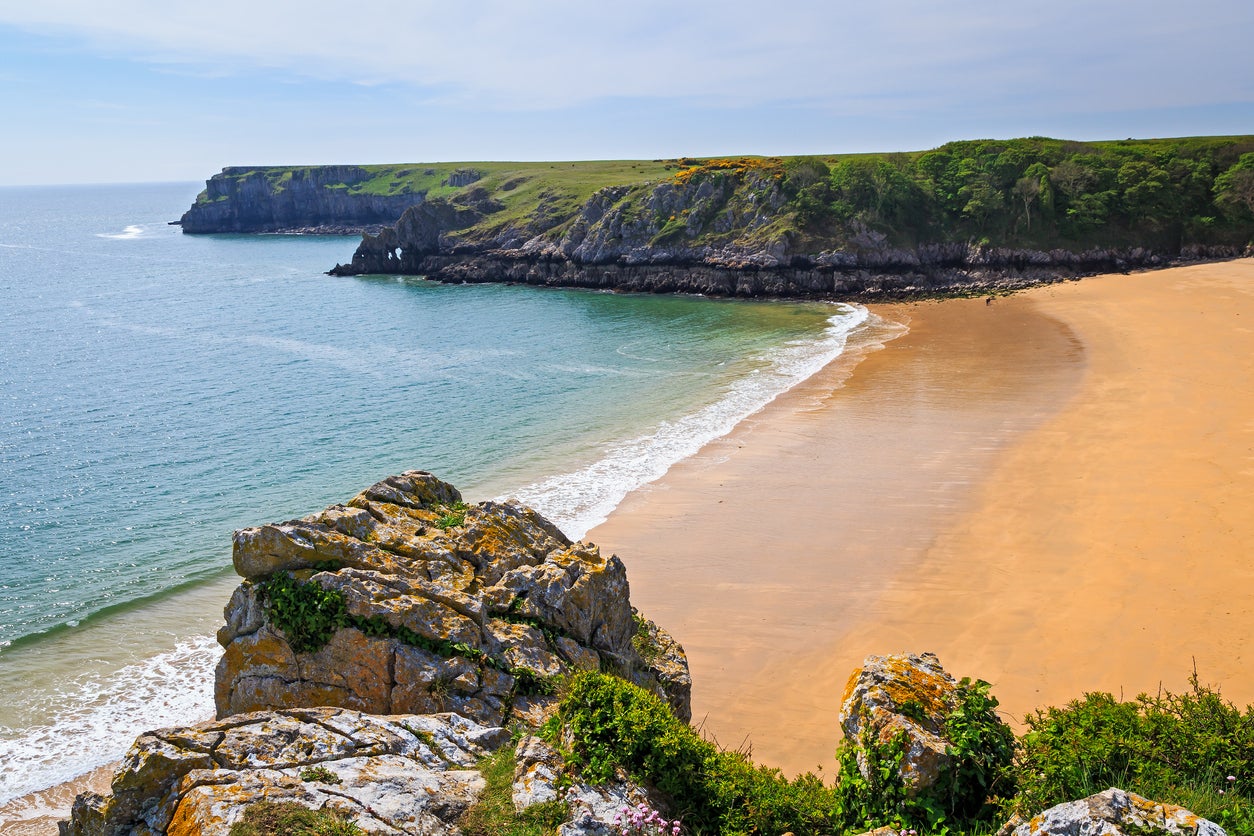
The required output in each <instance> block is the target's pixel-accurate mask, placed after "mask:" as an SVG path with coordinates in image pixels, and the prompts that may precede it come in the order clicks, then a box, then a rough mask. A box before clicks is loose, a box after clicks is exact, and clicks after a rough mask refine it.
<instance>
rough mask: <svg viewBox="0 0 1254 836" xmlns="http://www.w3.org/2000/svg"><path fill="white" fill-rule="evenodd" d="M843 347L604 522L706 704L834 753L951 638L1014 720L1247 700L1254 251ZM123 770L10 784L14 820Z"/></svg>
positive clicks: (771, 739)
mask: <svg viewBox="0 0 1254 836" xmlns="http://www.w3.org/2000/svg"><path fill="white" fill-rule="evenodd" d="M875 312H876V313H877V314H878V315H879V316H881V317H883V318H884V319H885V320H887V321H889V322H902V323H908V326H909V331H908V332H907V333H905V335H904V336H900V337H898V338H896V339H893V340H891V341H889V342H887V343H886V344H884V345H883V347H882V348H880V349H879V350H874V351H867V352H857V351H855V352H851V353H850V354H848V355H846V356H845V357H842V358H841V359H840V360H839V361H838V362H836V363H834V364H832V365H831V366H829V367H828V368H827V369H825V370H824V371H823V372H821V373H820V374H818V375H816V376H815V377H813V378H811V379H810V380H808V381H807V382H806V383H805V384H803V385H802V386H800V387H798V388H796V389H794V390H793V391H791V392H789V393H787V394H786V395H785V396H783V397H781V398H779V399H778V400H777V401H776V402H775V403H773V404H771V405H770V406H769V407H768V408H767V409H765V410H763V411H762V412H761V413H759V414H758V415H756V416H754V417H753V418H751V419H749V420H748V421H746V422H744V423H743V424H742V425H740V426H739V427H738V428H737V429H736V431H735V432H733V433H732V434H731V435H730V436H727V437H725V438H723V439H720V440H719V441H717V442H715V443H713V444H711V445H709V446H708V447H707V448H706V449H704V450H703V451H702V452H701V453H700V454H699V455H698V456H696V457H694V458H692V459H689V460H687V461H685V462H683V463H681V464H680V465H678V466H676V467H675V468H673V469H672V470H671V471H670V473H668V474H667V476H666V477H665V478H663V479H662V480H661V481H660V482H657V483H655V484H654V485H652V486H650V487H648V488H646V489H644V490H642V491H639V492H637V493H636V494H634V495H632V496H630V497H629V498H628V499H627V501H626V502H624V503H623V505H622V506H621V507H620V508H619V509H618V510H617V511H616V512H615V514H614V515H613V516H612V518H611V519H610V520H609V521H608V522H606V523H605V524H603V525H601V526H600V527H598V528H596V529H594V530H593V531H592V532H591V533H590V534H589V535H588V539H590V540H592V541H594V542H596V543H598V544H600V545H601V547H602V549H603V550H604V551H607V552H615V553H617V554H619V555H620V556H622V557H623V558H624V560H625V561H626V563H627V567H628V574H629V577H630V580H631V584H632V600H633V603H635V604H636V605H637V606H638V607H639V608H640V609H641V610H642V611H643V612H645V613H646V614H647V615H649V616H650V617H651V618H653V619H655V620H656V621H658V622H659V623H661V624H662V625H664V626H665V627H666V628H667V629H669V630H670V631H671V632H672V633H673V634H674V635H675V636H676V637H677V638H678V639H679V640H680V641H681V642H682V643H683V644H684V646H685V647H686V648H687V651H688V655H689V661H690V663H691V669H692V675H693V682H694V685H693V707H694V721H695V722H698V723H701V724H702V725H703V728H704V729H705V731H706V732H707V733H709V734H711V735H713V736H714V737H715V738H716V739H717V740H718V741H719V742H720V743H721V744H723V745H724V746H728V747H742V748H743V747H749V748H752V751H753V753H754V756H755V757H756V758H757V759H758V760H760V761H762V762H765V763H768V764H772V765H775V766H779V767H780V768H782V769H784V770H785V771H786V772H789V773H792V774H795V773H799V772H803V771H815V770H819V771H822V772H824V773H825V774H827V775H828V776H829V777H830V775H831V773H832V770H833V764H834V759H833V757H832V753H833V751H834V749H835V747H836V745H837V742H838V739H839V728H838V717H837V707H838V702H839V697H840V693H841V689H842V688H843V686H844V683H845V680H846V678H847V677H848V675H849V673H850V671H851V670H853V669H854V667H856V666H857V665H858V664H859V662H860V661H861V660H862V659H863V657H865V656H866V655H868V654H872V653H892V652H903V651H915V652H919V651H932V652H935V653H937V654H938V655H939V656H940V658H941V661H942V663H944V664H945V666H946V667H947V668H948V669H949V670H950V671H951V672H952V673H953V674H955V675H956V676H972V677H980V678H983V679H986V680H989V681H991V682H992V683H993V684H994V693H995V694H996V695H997V696H998V697H999V698H1000V699H1001V702H1002V707H1003V709H1004V711H1005V713H1006V714H1007V716H1008V717H1009V718H1010V719H1012V720H1016V719H1017V718H1021V717H1022V716H1023V715H1024V714H1025V713H1027V712H1029V711H1031V710H1032V709H1033V708H1036V707H1039V706H1042V705H1046V704H1053V703H1061V702H1065V701H1067V700H1069V699H1071V698H1073V697H1075V696H1078V695H1080V694H1081V693H1083V692H1085V691H1089V690H1106V691H1111V692H1113V693H1115V694H1120V693H1122V694H1124V695H1125V696H1128V697H1131V696H1133V695H1135V694H1136V693H1137V692H1139V691H1154V690H1156V689H1158V688H1159V687H1160V686H1165V687H1167V688H1170V689H1173V690H1178V689H1181V688H1183V687H1185V685H1186V684H1187V678H1188V675H1189V673H1190V672H1191V671H1192V669H1193V666H1194V664H1195V662H1196V666H1197V671H1198V673H1199V676H1200V677H1201V679H1202V680H1203V681H1205V682H1209V683H1211V684H1215V685H1219V686H1221V687H1222V688H1223V691H1224V693H1225V694H1227V695H1228V696H1229V698H1230V699H1232V700H1233V701H1235V702H1237V703H1239V704H1241V705H1244V704H1245V703H1247V702H1250V701H1252V700H1254V666H1251V665H1249V664H1248V663H1247V662H1246V660H1245V659H1244V654H1245V653H1246V651H1247V646H1248V643H1249V640H1250V638H1249V637H1250V636H1251V635H1252V634H1254V606H1251V600H1250V598H1249V596H1248V595H1246V594H1245V590H1246V589H1248V588H1249V585H1250V582H1251V580H1252V578H1251V576H1252V575H1254V568H1252V567H1251V565H1250V562H1249V560H1248V559H1247V555H1248V554H1249V543H1251V542H1254V260H1250V259H1246V260H1242V261H1235V262H1229V263H1221V264H1208V265H1198V266H1191V267H1182V268H1175V269H1170V270H1164V271H1159V272H1153V273H1142V274H1135V275H1126V276H1123V275H1120V276H1103V277H1097V278H1092V279H1085V280H1083V281H1080V282H1066V283H1062V284H1056V285H1050V286H1045V287H1041V288H1037V289H1034V290H1031V291H1028V292H1024V293H1020V294H1017V295H1014V296H1011V297H1003V298H997V299H995V300H992V302H991V303H986V301H985V300H984V299H954V300H945V301H938V302H920V303H914V304H909V305H891V306H878V307H876V308H875ZM106 785H107V775H106V774H104V773H103V772H101V771H98V772H97V773H93V774H92V775H91V776H88V777H87V778H85V779H84V780H83V781H81V782H75V783H71V784H67V785H64V786H62V787H59V788H54V789H53V790H51V791H48V792H46V793H37V794H34V795H32V796H27V797H25V798H22V799H15V800H14V801H12V802H10V803H9V804H7V805H5V806H4V807H3V808H0V834H3V835H4V836H12V834H31V833H43V832H55V825H54V824H53V821H54V819H53V818H52V817H50V816H48V815H46V814H47V813H50V812H51V811H53V810H55V809H57V808H63V807H64V805H65V804H66V801H67V799H70V798H72V796H73V793H74V792H76V791H78V790H80V789H95V790H100V789H103V788H104V786H106Z"/></svg>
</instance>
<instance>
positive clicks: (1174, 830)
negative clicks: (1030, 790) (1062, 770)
mask: <svg viewBox="0 0 1254 836" xmlns="http://www.w3.org/2000/svg"><path fill="white" fill-rule="evenodd" d="M1159 834H1161V836H1224V830H1223V828H1222V827H1220V826H1219V825H1217V824H1215V823H1214V822H1213V821H1210V820H1209V819H1203V818H1200V817H1198V816H1196V815H1194V814H1193V813H1190V812H1189V811H1188V810H1186V809H1184V808H1183V807H1176V806H1175V805H1172V804H1160V803H1159V802H1157V801H1150V800H1149V799H1147V798H1142V797H1141V796H1139V795H1136V794H1134V793H1130V792H1124V791H1123V790H1121V789H1116V788H1114V787H1112V788H1110V789H1108V790H1106V791H1105V792H1099V793H1098V794H1097V795H1091V796H1089V797H1088V798H1083V799H1081V800H1079V801H1069V802H1067V803H1065V804H1059V805H1057V806H1056V807H1050V808H1049V809H1048V810H1046V811H1045V812H1043V813H1041V814H1040V815H1038V816H1035V817H1033V818H1032V820H1031V821H1028V822H1025V823H1024V824H1021V825H1019V826H1018V827H1016V828H1015V830H1014V836H1158V835H1159Z"/></svg>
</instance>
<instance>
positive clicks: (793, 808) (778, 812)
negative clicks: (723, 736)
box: [546, 673, 835, 836]
mask: <svg viewBox="0 0 1254 836" xmlns="http://www.w3.org/2000/svg"><path fill="white" fill-rule="evenodd" d="M562 731H564V732H565V733H566V734H568V735H570V740H571V741H573V742H572V745H571V748H570V749H569V750H568V751H567V752H566V753H565V754H566V757H567V761H568V763H571V764H573V765H574V766H575V767H576V768H578V769H579V770H581V772H582V774H583V776H584V778H585V779H587V780H588V781H590V782H592V783H599V782H604V781H607V780H609V779H610V778H612V777H613V774H614V769H615V767H618V766H621V767H623V768H624V769H626V770H627V772H628V773H629V774H630V775H632V776H633V777H635V778H637V779H638V780H643V781H648V782H651V783H652V784H653V785H654V786H656V787H657V788H658V790H660V791H661V792H662V793H664V794H665V795H667V796H668V797H669V798H670V799H671V800H672V809H671V810H670V811H669V812H670V814H671V815H674V816H677V817H678V818H681V819H682V820H683V822H684V828H685V831H686V832H688V833H695V834H701V833H709V834H713V833H724V834H734V833H784V832H787V831H790V830H791V831H792V832H793V833H796V834H798V836H800V835H801V834H805V833H824V832H832V830H833V824H834V818H833V811H834V809H835V794H834V791H833V790H832V789H831V788H829V787H825V786H824V785H823V783H822V782H821V781H820V780H819V779H817V778H815V777H814V776H812V775H805V776H802V777H801V778H798V779H796V780H795V781H789V780H787V779H786V778H784V777H783V776H782V775H781V774H780V773H779V771H778V770H774V769H768V768H766V767H761V766H756V765H754V764H753V763H752V762H750V760H749V759H748V758H747V757H746V756H744V755H743V754H740V753H737V752H726V751H722V750H720V749H719V748H718V747H717V746H715V745H714V744H713V743H710V742H708V741H706V740H703V739H702V738H701V736H700V735H699V734H698V733H697V732H696V731H695V730H693V729H692V728H691V727H690V726H688V725H687V724H686V723H684V722H682V721H680V720H679V719H678V718H676V717H675V715H674V714H672V713H671V711H670V709H669V708H667V706H666V704H665V703H664V702H662V701H661V700H659V699H658V698H657V697H655V696H653V695H652V694H649V693H648V692H646V691H644V690H643V689H640V688H637V687H636V686H634V685H630V684H628V683H627V682H624V681H623V680H621V679H617V678H615V677H612V676H607V675H604V674H592V673H586V674H580V675H578V676H576V677H574V678H573V679H572V681H571V682H570V683H569V687H568V689H567V690H566V693H565V694H564V696H563V698H562V700H561V703H560V706H559V708H558V713H557V715H556V716H555V718H554V720H553V721H551V723H550V725H549V726H548V727H547V730H546V733H547V734H548V735H549V736H550V739H551V740H553V741H555V742H556V741H558V739H559V737H560V736H561V732H562Z"/></svg>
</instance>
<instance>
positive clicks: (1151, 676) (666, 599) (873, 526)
mask: <svg viewBox="0 0 1254 836" xmlns="http://www.w3.org/2000/svg"><path fill="white" fill-rule="evenodd" d="M877 312H878V313H879V314H880V315H882V316H884V317H886V318H890V319H892V318H905V319H907V320H908V321H909V325H910V331H909V333H908V334H906V335H905V336H903V337H901V338H899V339H897V340H894V341H892V342H889V343H888V344H887V345H886V347H885V348H884V349H883V350H881V351H878V352H875V353H874V354H872V355H870V356H869V357H867V358H866V359H864V360H862V362H860V363H858V364H857V365H856V366H855V367H854V368H853V371H852V374H850V372H849V369H848V368H847V367H845V368H842V367H840V366H841V365H842V364H837V365H836V366H834V367H831V368H829V369H828V370H827V371H826V372H825V373H824V374H821V375H819V376H817V377H816V378H813V379H811V380H810V381H808V382H807V384H805V385H804V386H802V387H800V388H798V389H796V390H794V391H793V392H791V393H789V394H788V395H787V396H786V397H784V398H781V399H779V400H778V401H776V402H775V403H774V404H772V405H771V407H769V408H768V409H767V410H764V411H763V412H762V413H760V414H759V415H758V416H756V417H755V418H754V419H752V420H750V421H748V422H746V423H745V424H743V425H742V426H741V427H740V428H738V430H737V431H736V432H735V433H733V434H732V435H731V436H729V437H727V438H725V439H723V440H721V441H719V442H717V443H715V444H713V445H711V446H710V447H708V448H707V449H706V450H705V451H703V452H702V453H701V454H700V455H699V456H697V457H695V458H694V459H691V460H689V461H687V462H685V463H683V464H682V465H680V466H678V467H676V468H674V469H672V471H671V472H670V473H669V474H668V475H667V476H666V477H665V478H664V479H663V480H661V481H660V482H659V483H656V484H655V485H653V486H651V487H650V488H648V489H646V490H645V491H642V492H639V493H638V494H636V495H634V496H633V497H630V498H629V499H628V501H627V502H625V503H624V504H623V505H622V506H621V508H620V509H619V510H618V511H617V512H616V513H615V514H614V516H613V517H612V518H611V519H610V520H609V521H608V522H607V523H605V524H604V525H602V526H600V527H599V528H597V529H596V530H594V531H592V532H591V533H590V534H589V539H591V540H593V541H595V542H597V543H599V544H601V546H602V548H603V549H605V550H607V551H613V552H616V553H618V554H619V555H620V556H622V557H623V558H624V559H625V560H626V562H627V566H628V572H629V577H630V579H631V582H632V599H633V602H635V603H636V604H637V606H639V607H640V608H641V609H642V610H643V611H644V612H646V613H647V614H648V615H649V616H650V617H652V618H654V619H656V620H657V621H658V622H660V623H662V624H664V625H665V626H666V627H667V628H668V629H670V630H671V631H672V632H673V633H674V634H675V635H676V637H677V638H679V640H680V641H681V642H682V643H683V644H684V645H685V647H686V648H687V650H688V654H689V660H690V663H691V667H692V675H693V680H694V687H693V705H694V717H695V719H696V720H697V721H701V720H702V719H704V727H705V729H706V730H707V731H708V732H709V733H711V734H712V735H714V736H715V737H716V738H717V739H718V740H719V742H720V743H722V744H723V745H725V746H732V747H737V746H751V747H752V750H753V752H754V755H755V756H756V757H757V758H758V759H759V760H761V761H763V762H766V763H769V764H772V765H776V766H779V767H781V768H783V769H784V770H785V771H787V772H789V773H797V772H801V771H806V770H815V769H816V768H819V767H823V768H824V770H825V771H826V772H827V773H828V774H830V772H831V768H832V763H833V758H832V752H833V750H834V749H835V746H836V744H837V741H838V738H839V731H838V725H837V723H838V717H837V706H838V701H839V696H840V692H841V689H842V687H843V685H844V683H845V680H846V678H847V677H848V675H849V673H850V671H851V670H853V669H854V668H855V667H856V666H857V665H858V664H859V662H860V661H861V659H862V658H863V657H865V656H866V655H868V654H872V653H892V652H903V651H915V652H919V651H932V652H935V653H937V654H938V655H939V656H940V658H941V661H942V663H943V664H945V666H946V667H947V669H949V670H950V671H951V672H952V673H954V674H955V675H956V676H972V677H979V678H983V679H986V680H988V681H990V682H992V683H993V684H994V694H996V695H997V696H998V697H999V698H1000V699H1001V702H1002V707H1003V709H1004V711H1005V712H1006V713H1007V715H1008V716H1010V717H1011V718H1012V719H1013V718H1021V717H1022V716H1023V715H1024V714H1025V713H1027V712H1029V711H1031V710H1032V709H1034V708H1036V707H1039V706H1042V705H1046V704H1054V703H1061V702H1065V701H1067V700H1069V699H1071V698H1073V697H1076V696H1079V695H1080V694H1082V693H1083V692H1085V691H1091V690H1104V691H1111V692H1113V693H1115V694H1116V695H1118V694H1123V695H1125V696H1127V697H1131V696H1134V695H1135V694H1136V693H1138V692H1140V691H1151V692H1152V691H1155V690H1157V689H1158V688H1159V687H1167V688H1169V689H1172V690H1179V689H1182V688H1184V687H1185V686H1186V685H1187V678H1188V675H1189V673H1190V672H1191V671H1192V669H1193V666H1194V663H1195V661H1196V666H1197V671H1198V674H1199V676H1200V678H1201V679H1202V680H1203V681H1204V682H1208V683H1211V684H1214V685H1218V686H1221V687H1222V689H1223V691H1224V693H1225V694H1226V695H1227V696H1228V697H1229V698H1230V699H1232V700H1233V701H1234V702H1237V703H1238V704H1241V705H1244V704H1245V703H1247V702H1250V701H1251V700H1254V667H1251V666H1250V665H1249V664H1248V663H1247V661H1246V660H1245V658H1244V654H1245V652H1246V649H1247V645H1248V642H1249V636H1250V635H1251V633H1254V629H1252V628H1254V607H1252V606H1251V603H1250V600H1249V598H1248V596H1246V595H1245V594H1244V590H1245V589H1247V588H1248V587H1249V582H1250V580H1251V575H1252V574H1254V568H1251V566H1250V564H1249V561H1248V559H1247V555H1248V553H1249V543H1250V542H1251V541H1252V538H1254V261H1251V260H1249V259H1246V260H1241V261H1235V262H1228V263H1220V264H1207V265H1197V266H1189V267H1182V268H1175V269H1170V270H1164V271H1158V272H1151V273H1141V274H1134V275H1115V276H1103V277H1096V278H1091V279H1085V280H1083V281H1080V282H1066V283H1062V284H1057V285H1050V286H1046V287H1041V288H1037V289H1034V290H1031V291H1028V292H1025V293H1021V294H1017V295H1015V296H1013V297H1009V298H998V299H996V300H994V301H993V302H992V303H991V304H986V302H985V301H984V300H981V299H963V300H949V301H944V302H926V303H918V304H912V305H907V306H887V307H883V308H880V309H877ZM856 359H857V358H850V360H849V361H847V362H846V364H845V365H846V366H847V363H848V362H852V361H853V360H856ZM846 378H847V379H846Z"/></svg>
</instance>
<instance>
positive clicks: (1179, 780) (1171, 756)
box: [1009, 674, 1254, 833]
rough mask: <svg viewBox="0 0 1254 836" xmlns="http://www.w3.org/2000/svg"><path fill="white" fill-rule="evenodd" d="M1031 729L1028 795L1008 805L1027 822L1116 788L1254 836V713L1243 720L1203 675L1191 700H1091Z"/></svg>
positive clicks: (1051, 711) (1036, 721) (1022, 773)
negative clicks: (1252, 791) (1251, 786)
mask: <svg viewBox="0 0 1254 836" xmlns="http://www.w3.org/2000/svg"><path fill="white" fill-rule="evenodd" d="M1025 722H1026V725H1027V732H1026V733H1025V734H1024V736H1023V738H1022V740H1021V742H1020V750H1019V753H1018V756H1017V763H1016V772H1017V775H1018V779H1019V785H1020V791H1019V795H1018V797H1016V798H1015V799H1014V800H1013V803H1012V804H1011V805H1009V806H1012V807H1014V808H1015V809H1017V810H1018V811H1020V812H1023V813H1026V814H1031V813H1035V812H1039V811H1040V810H1043V809H1045V808H1047V807H1050V806H1052V805H1054V804H1058V803H1061V802H1063V801H1070V800H1072V799H1076V798H1083V797H1085V796H1087V795H1091V794H1092V793H1095V792H1101V791H1102V790H1104V789H1106V788H1108V787H1112V786H1117V787H1120V788H1122V789H1125V790H1129V791H1131V792H1135V793H1137V794H1138V795H1143V796H1145V797H1147V798H1151V799H1153V800H1155V801H1162V802H1167V803H1171V804H1179V805H1181V806H1183V807H1187V808H1188V809H1189V810H1191V811H1192V812H1194V813H1196V814H1198V815H1200V816H1203V817H1205V818H1210V819H1212V820H1213V821H1216V822H1218V823H1219V824H1221V825H1223V826H1224V827H1226V828H1227V829H1228V830H1229V832H1230V833H1254V803H1251V800H1250V797H1249V793H1248V790H1247V786H1248V782H1249V781H1250V780H1252V779H1254V710H1252V709H1251V708H1248V707H1247V708H1246V709H1245V711H1244V712H1242V711H1240V710H1239V709H1237V708H1236V707H1235V706H1233V705H1232V703H1230V702H1228V701H1227V700H1225V699H1223V698H1222V697H1221V696H1220V694H1219V692H1218V691H1216V690H1214V689H1212V688H1210V687H1208V686H1204V685H1200V684H1199V683H1198V680H1197V675H1196V674H1194V676H1193V677H1192V678H1191V679H1190V689H1189V690H1188V691H1187V692H1185V693H1183V694H1172V693H1164V694H1162V695H1159V696H1155V697H1150V696H1147V695H1145V694H1142V695H1140V696H1138V697H1137V698H1136V699H1135V700H1131V701H1126V702H1124V701H1119V700H1116V699H1115V698H1114V697H1113V696H1111V695H1110V694H1104V693H1090V694H1086V695H1085V696H1084V698H1083V699H1079V700H1073V701H1072V702H1070V703H1068V704H1067V705H1066V706H1065V707H1062V708H1056V707H1050V708H1046V709H1042V710H1039V711H1037V712H1035V713H1034V714H1032V715H1029V716H1028V717H1027V718H1026V720H1025ZM1229 776H1232V780H1229Z"/></svg>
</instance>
